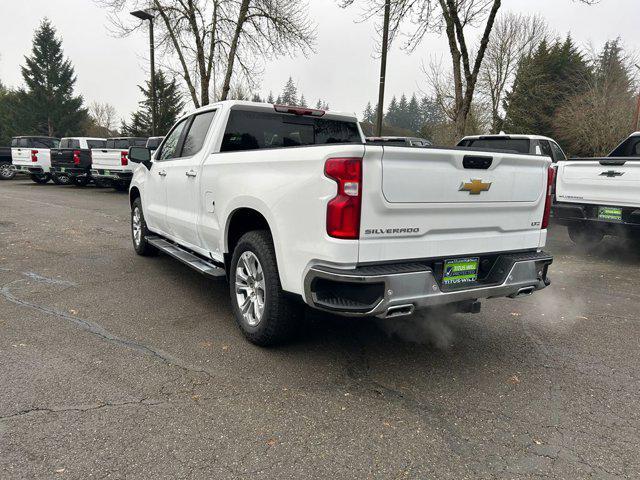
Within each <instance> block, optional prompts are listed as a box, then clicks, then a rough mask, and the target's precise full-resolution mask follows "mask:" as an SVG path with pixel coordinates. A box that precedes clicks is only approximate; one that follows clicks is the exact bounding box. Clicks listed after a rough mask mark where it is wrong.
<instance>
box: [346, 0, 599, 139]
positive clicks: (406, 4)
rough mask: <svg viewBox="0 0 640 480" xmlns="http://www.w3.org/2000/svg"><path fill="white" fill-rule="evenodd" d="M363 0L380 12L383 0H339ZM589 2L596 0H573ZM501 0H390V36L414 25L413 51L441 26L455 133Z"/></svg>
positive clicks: (461, 127)
mask: <svg viewBox="0 0 640 480" xmlns="http://www.w3.org/2000/svg"><path fill="white" fill-rule="evenodd" d="M359 1H361V2H363V3H364V4H365V6H366V7H365V8H366V10H365V12H366V13H365V18H370V17H373V16H379V15H381V12H382V11H383V9H384V5H385V3H386V0H339V4H340V5H342V6H343V7H347V6H349V5H352V4H354V3H357V2H359ZM574 1H578V2H582V3H587V4H592V3H597V2H598V1H599V0H574ZM501 6H502V0H391V22H390V32H391V36H390V38H392V39H393V38H395V37H396V36H397V34H398V33H399V32H400V30H401V28H402V24H403V22H406V23H410V24H411V25H412V26H413V29H412V30H410V31H409V32H408V33H406V34H405V43H404V48H405V49H407V50H409V51H414V50H415V49H416V48H417V47H418V45H420V44H421V42H422V39H423V38H424V37H425V35H426V34H427V33H432V32H436V33H440V32H442V31H443V30H444V32H445V33H446V36H447V40H448V44H449V53H450V55H451V63H452V80H453V87H454V99H453V106H454V112H455V124H456V133H457V134H458V135H459V136H462V135H464V133H465V129H466V123H467V117H468V116H469V113H470V111H471V105H472V102H473V96H474V93H475V89H476V84H477V82H478V76H479V73H480V67H481V65H482V62H483V59H484V56H485V53H486V50H487V46H488V44H489V37H490V35H491V31H492V29H493V25H494V23H495V19H496V15H497V14H498V10H499V9H500V7H501ZM470 29H479V30H480V32H481V33H480V39H479V42H478V44H477V46H476V47H475V48H474V52H472V49H471V44H470V43H469V40H468V38H467V34H468V33H469V30H470Z"/></svg>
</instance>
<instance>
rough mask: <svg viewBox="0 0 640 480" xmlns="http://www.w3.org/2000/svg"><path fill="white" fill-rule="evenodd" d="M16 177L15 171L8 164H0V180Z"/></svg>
mask: <svg viewBox="0 0 640 480" xmlns="http://www.w3.org/2000/svg"><path fill="white" fill-rule="evenodd" d="M15 176H16V170H15V169H14V168H13V166H12V165H11V164H10V163H0V180H11V179H12V178H13V177H15Z"/></svg>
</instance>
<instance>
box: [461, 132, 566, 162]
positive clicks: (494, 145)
mask: <svg viewBox="0 0 640 480" xmlns="http://www.w3.org/2000/svg"><path fill="white" fill-rule="evenodd" d="M458 147H465V148H473V149H484V148H486V149H489V150H504V151H511V152H517V153H526V154H529V155H544V156H546V157H549V158H550V159H551V161H552V162H553V163H554V164H555V163H557V162H560V161H562V160H566V159H567V156H566V155H565V153H564V151H563V150H562V148H560V145H559V144H558V142H556V141H555V140H554V139H553V138H549V137H543V136H541V135H521V134H506V133H504V132H500V133H499V134H497V135H470V136H467V137H464V138H463V139H462V140H460V141H459V142H458Z"/></svg>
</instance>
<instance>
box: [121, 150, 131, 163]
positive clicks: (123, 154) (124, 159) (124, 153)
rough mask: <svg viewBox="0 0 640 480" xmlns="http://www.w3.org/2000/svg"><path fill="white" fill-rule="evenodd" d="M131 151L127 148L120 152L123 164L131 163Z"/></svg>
mask: <svg viewBox="0 0 640 480" xmlns="http://www.w3.org/2000/svg"><path fill="white" fill-rule="evenodd" d="M128 155H129V152H127V151H126V150H123V151H121V152H120V164H121V165H127V164H128V163H129V157H128Z"/></svg>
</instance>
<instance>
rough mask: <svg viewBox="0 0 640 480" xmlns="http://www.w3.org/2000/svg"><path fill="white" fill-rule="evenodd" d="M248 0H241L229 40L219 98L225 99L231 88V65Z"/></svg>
mask: <svg viewBox="0 0 640 480" xmlns="http://www.w3.org/2000/svg"><path fill="white" fill-rule="evenodd" d="M249 1H250V0H242V4H241V5H240V12H239V13H238V23H237V24H236V31H235V33H234V34H233V39H232V40H231V46H230V47H229V58H228V60H227V71H226V73H225V76H224V84H223V86H222V94H221V95H220V100H226V99H227V97H228V96H229V90H230V89H231V76H232V75H233V65H234V63H235V61H236V52H237V51H238V43H239V42H240V35H241V34H242V29H243V28H244V22H245V21H246V19H247V13H248V12H249Z"/></svg>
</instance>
